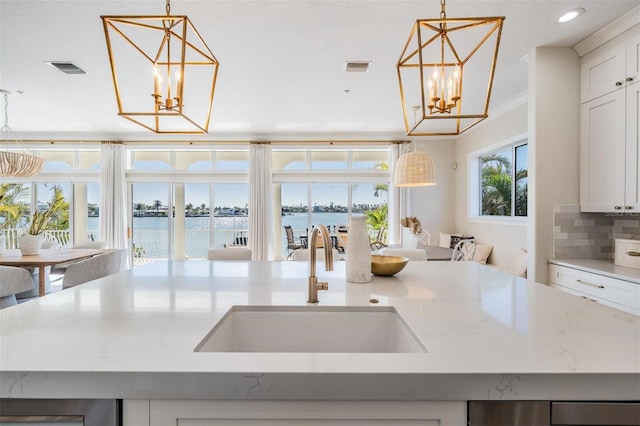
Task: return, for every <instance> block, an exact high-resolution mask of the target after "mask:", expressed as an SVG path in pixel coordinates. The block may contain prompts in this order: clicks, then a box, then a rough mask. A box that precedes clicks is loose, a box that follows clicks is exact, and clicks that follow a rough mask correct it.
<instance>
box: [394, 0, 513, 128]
mask: <svg viewBox="0 0 640 426" xmlns="http://www.w3.org/2000/svg"><path fill="white" fill-rule="evenodd" d="M445 3H446V2H445V0H440V17H439V18H435V19H418V20H417V21H416V23H415V24H414V26H413V28H412V30H411V33H410V35H409V39H408V40H407V42H406V44H405V46H404V49H403V50H402V53H401V55H400V59H399V60H398V64H397V66H396V68H397V72H398V81H399V83H400V98H401V101H402V109H403V114H404V124H405V129H406V132H407V135H409V136H431V135H458V134H460V133H462V132H464V131H465V130H467V129H469V128H470V127H472V126H474V125H475V124H477V123H479V122H480V121H482V120H484V119H485V118H487V117H488V111H489V100H490V97H491V88H492V86H493V75H494V73H495V67H496V60H497V57H498V47H499V45H500V37H501V34H502V24H503V22H504V16H498V17H485V18H447V13H446V4H445ZM416 108H417V110H418V113H419V115H418V118H419V119H418V120H417V121H416V122H415V123H414V124H413V125H410V120H409V116H410V115H411V111H412V109H413V110H415V109H416Z"/></svg>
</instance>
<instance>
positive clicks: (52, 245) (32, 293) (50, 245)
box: [16, 240, 60, 300]
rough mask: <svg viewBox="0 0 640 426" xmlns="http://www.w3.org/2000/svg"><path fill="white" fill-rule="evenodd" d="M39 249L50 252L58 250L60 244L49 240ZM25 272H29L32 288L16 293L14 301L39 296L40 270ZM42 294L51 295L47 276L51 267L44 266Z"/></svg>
mask: <svg viewBox="0 0 640 426" xmlns="http://www.w3.org/2000/svg"><path fill="white" fill-rule="evenodd" d="M40 248H41V249H45V250H52V249H59V248H60V244H58V243H57V242H56V241H51V240H44V241H43V242H42V246H40ZM27 271H29V274H31V279H32V280H33V284H34V286H33V288H31V289H29V290H27V291H23V292H20V293H16V299H18V300H22V299H30V298H32V297H38V296H39V295H40V290H39V283H40V268H28V269H27ZM44 273H45V276H44V292H45V294H46V293H51V277H50V276H49V274H51V273H52V267H51V266H46V267H45V268H44Z"/></svg>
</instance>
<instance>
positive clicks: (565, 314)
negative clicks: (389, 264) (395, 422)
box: [0, 261, 640, 400]
mask: <svg viewBox="0 0 640 426" xmlns="http://www.w3.org/2000/svg"><path fill="white" fill-rule="evenodd" d="M307 268H308V265H307V264H306V263H302V262H209V261H176V262H154V263H150V264H147V265H145V266H142V267H137V268H135V269H132V270H128V271H125V272H122V273H120V274H116V275H113V276H110V277H107V278H103V279H101V280H97V281H94V282H92V283H88V284H85V285H82V286H78V287H74V288H71V289H67V290H63V291H61V292H57V293H53V294H49V295H47V296H45V297H42V298H40V299H36V300H33V301H29V302H27V303H24V304H21V305H18V306H14V307H10V308H7V309H4V310H1V311H0V397H60V398H61V397H116V398H185V399H188V398H234V399H242V398H256V399H282V398H285V399H287V398H288V399H305V398H316V399H318V398H320V399H436V400H442V399H461V400H465V399H477V398H481V399H527V398H529V399H544V398H556V399H563V398H564V399H640V319H639V318H637V317H635V316H633V315H630V314H626V313H624V312H620V311H618V310H615V309H612V308H608V307H606V306H601V305H598V304H594V303H591V302H589V301H585V300H583V299H581V298H578V297H575V296H573V295H570V294H566V293H564V292H561V291H558V290H556V289H553V288H550V287H548V286H545V285H542V284H538V283H533V282H527V281H526V280H524V279H521V278H516V277H514V276H512V275H510V274H507V273H505V272H503V271H500V270H498V269H495V268H490V267H487V266H484V265H480V264H477V263H474V262H410V263H409V264H408V265H407V267H406V268H405V269H404V270H403V271H402V272H400V273H399V274H397V275H396V276H394V277H374V278H373V280H372V281H371V282H370V283H367V284H352V283H345V281H344V263H343V262H338V263H337V264H336V268H335V269H336V270H335V271H332V272H325V271H324V270H322V267H321V265H319V267H318V276H319V277H320V278H321V279H326V280H327V281H328V282H329V290H328V291H321V292H319V299H320V305H321V306H328V305H335V306H344V305H349V306H371V303H370V299H377V300H378V301H379V303H378V304H377V305H376V306H394V307H395V308H396V309H397V311H398V312H399V314H400V315H401V316H402V317H403V318H404V319H405V320H406V322H407V323H408V324H409V326H410V327H411V329H412V330H413V331H414V332H415V334H416V335H417V336H418V337H419V338H420V340H421V341H422V343H423V344H424V345H425V346H426V347H427V349H428V352H427V353H420V354H416V353H413V354H410V353H401V354H337V353H326V354H317V353H315V354H314V353H196V352H194V351H193V349H194V348H195V347H196V345H197V344H198V343H199V342H200V341H201V340H202V339H203V337H204V336H205V335H206V334H207V333H208V332H209V331H210V330H211V328H212V327H213V326H214V325H215V324H216V323H217V321H218V320H219V319H220V318H221V317H222V316H223V315H224V314H225V312H227V310H228V309H229V308H230V307H231V306H234V305H287V306H292V305H293V306H295V305H306V291H307V284H306V276H307Z"/></svg>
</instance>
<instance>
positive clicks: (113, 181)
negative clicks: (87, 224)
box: [100, 141, 127, 249]
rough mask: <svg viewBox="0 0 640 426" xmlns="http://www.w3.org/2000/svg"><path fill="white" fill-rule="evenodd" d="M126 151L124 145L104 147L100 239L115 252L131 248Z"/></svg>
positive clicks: (101, 167) (101, 157)
mask: <svg viewBox="0 0 640 426" xmlns="http://www.w3.org/2000/svg"><path fill="white" fill-rule="evenodd" d="M126 189H127V188H126V184H125V150H124V145H123V144H122V142H115V141H104V142H102V145H101V146H100V238H101V239H102V240H104V241H106V242H107V247H108V248H112V249H126V248H127V212H126V205H127V199H126V193H127V191H126Z"/></svg>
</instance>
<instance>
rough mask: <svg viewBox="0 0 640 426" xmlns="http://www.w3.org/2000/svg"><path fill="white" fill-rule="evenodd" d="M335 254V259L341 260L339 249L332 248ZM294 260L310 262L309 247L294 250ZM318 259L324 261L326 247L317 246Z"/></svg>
mask: <svg viewBox="0 0 640 426" xmlns="http://www.w3.org/2000/svg"><path fill="white" fill-rule="evenodd" d="M331 252H332V254H333V261H334V262H335V261H337V260H339V256H340V253H339V252H338V250H337V249H335V248H334V249H331ZM292 257H293V260H294V261H298V262H308V261H309V249H308V248H306V249H298V250H296V251H294V252H293V256H292ZM316 259H318V262H324V248H316Z"/></svg>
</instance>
